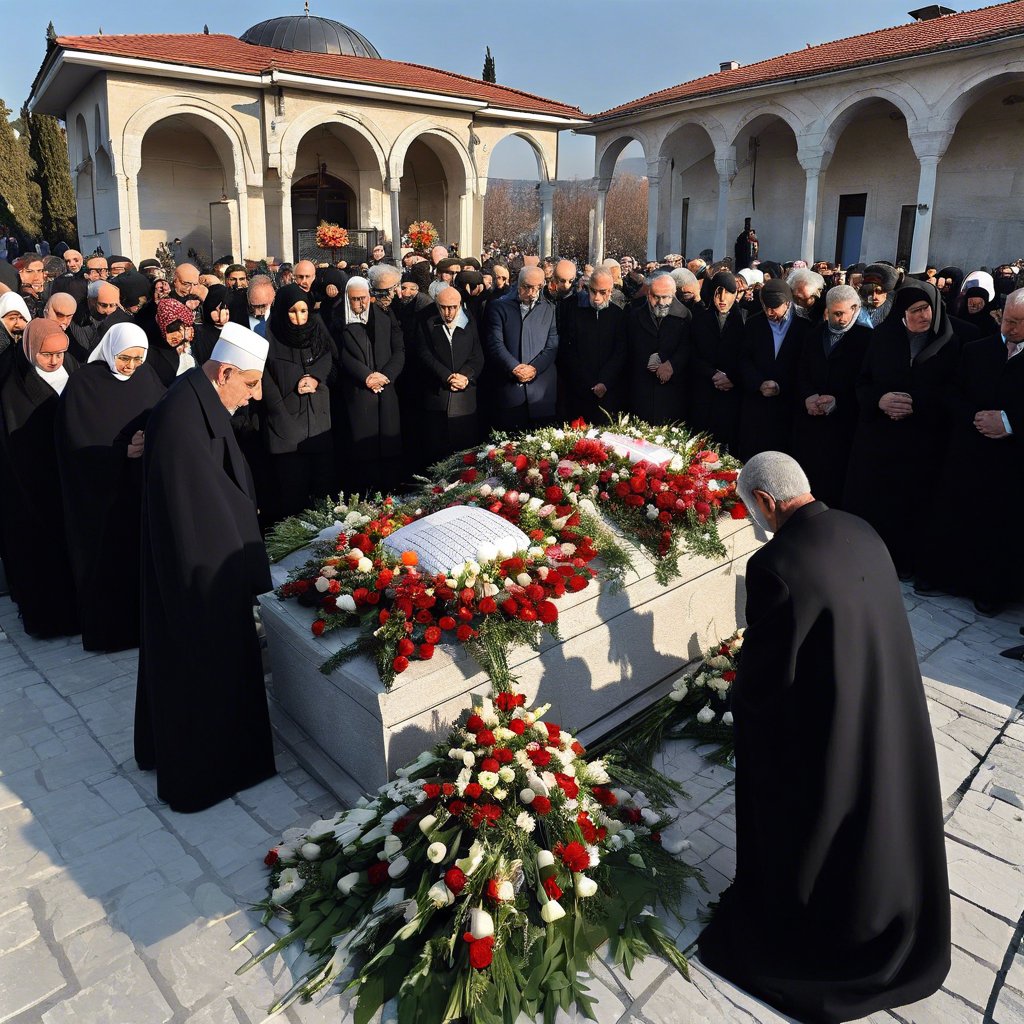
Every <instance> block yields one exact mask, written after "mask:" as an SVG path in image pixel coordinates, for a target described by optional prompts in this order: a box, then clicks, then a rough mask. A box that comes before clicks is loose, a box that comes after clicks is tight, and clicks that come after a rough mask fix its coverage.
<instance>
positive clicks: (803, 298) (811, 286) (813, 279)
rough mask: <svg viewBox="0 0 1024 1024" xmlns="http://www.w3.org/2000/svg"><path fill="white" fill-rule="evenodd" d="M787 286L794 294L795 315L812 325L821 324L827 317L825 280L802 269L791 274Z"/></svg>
mask: <svg viewBox="0 0 1024 1024" xmlns="http://www.w3.org/2000/svg"><path fill="white" fill-rule="evenodd" d="M786 284H788V285H789V287H790V289H791V291H792V293H793V313H794V315H795V316H797V317H798V318H799V319H800V320H805V321H807V322H808V323H810V324H820V323H821V321H822V319H823V317H824V316H825V297H824V296H825V278H823V277H822V276H821V274H818V273H816V272H815V271H813V270H808V269H807V268H806V267H801V268H798V269H797V270H791V271H790V272H789V276H788V277H787V278H786Z"/></svg>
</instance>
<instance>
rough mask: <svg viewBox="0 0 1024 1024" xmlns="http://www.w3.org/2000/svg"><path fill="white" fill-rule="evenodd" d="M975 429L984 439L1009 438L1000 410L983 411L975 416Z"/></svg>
mask: <svg viewBox="0 0 1024 1024" xmlns="http://www.w3.org/2000/svg"><path fill="white" fill-rule="evenodd" d="M974 427H975V429H976V430H977V431H978V433H979V434H981V435H982V436H983V437H991V438H1002V437H1009V436H1010V435H1009V434H1008V433H1007V432H1006V427H1005V426H1003V416H1002V413H1000V412H999V410H998V409H982V410H981V411H979V412H976V413H975V414H974Z"/></svg>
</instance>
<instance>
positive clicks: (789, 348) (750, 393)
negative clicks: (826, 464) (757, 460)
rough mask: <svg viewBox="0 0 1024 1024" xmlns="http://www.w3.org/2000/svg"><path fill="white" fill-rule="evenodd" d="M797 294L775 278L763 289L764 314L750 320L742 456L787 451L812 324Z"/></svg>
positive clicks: (743, 359) (743, 367)
mask: <svg viewBox="0 0 1024 1024" xmlns="http://www.w3.org/2000/svg"><path fill="white" fill-rule="evenodd" d="M794 306H795V303H794V302H793V293H792V291H791V290H790V287H789V285H788V284H786V282H785V281H776V280H775V279H774V278H773V279H772V280H771V281H768V282H766V283H765V285H764V287H763V288H762V289H761V309H762V312H761V313H755V314H754V315H753V316H752V317H750V318H749V319H748V320H747V323H746V326H745V328H744V334H743V348H742V350H741V352H740V364H739V369H740V392H741V397H740V429H739V456H740V458H741V459H744V460H745V459H749V458H750V457H751V456H753V455H756V454H757V453H758V452H764V451H780V452H788V451H789V450H790V447H791V446H792V433H793V417H794V415H795V414H796V408H797V405H796V397H795V396H796V366H797V361H798V360H799V358H800V351H801V348H802V346H803V340H804V337H805V336H806V335H807V333H808V330H809V322H808V321H807V320H805V319H803V318H802V317H798V316H797V315H796V310H795V308H794Z"/></svg>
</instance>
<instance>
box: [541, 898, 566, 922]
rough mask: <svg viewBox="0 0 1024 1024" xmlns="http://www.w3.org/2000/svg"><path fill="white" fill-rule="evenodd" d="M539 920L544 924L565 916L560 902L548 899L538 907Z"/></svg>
mask: <svg viewBox="0 0 1024 1024" xmlns="http://www.w3.org/2000/svg"><path fill="white" fill-rule="evenodd" d="M540 916H541V920H542V921H543V922H544V923H545V924H554V923H555V922H556V921H560V920H561V919H562V918H563V917H565V909H564V908H563V907H562V904H561V903H556V902H555V901H554V900H548V902H547V903H545V904H544V906H543V907H541V908H540Z"/></svg>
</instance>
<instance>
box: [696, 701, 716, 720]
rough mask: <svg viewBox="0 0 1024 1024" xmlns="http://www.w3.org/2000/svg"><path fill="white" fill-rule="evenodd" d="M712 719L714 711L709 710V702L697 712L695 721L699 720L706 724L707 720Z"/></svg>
mask: <svg viewBox="0 0 1024 1024" xmlns="http://www.w3.org/2000/svg"><path fill="white" fill-rule="evenodd" d="M714 720H715V713H714V711H712V710H711V705H710V704H705V705H704V707H702V708H701V709H700V711H698V712H697V721H698V722H700V724H701V725H707V724H708V722H713V721H714Z"/></svg>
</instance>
